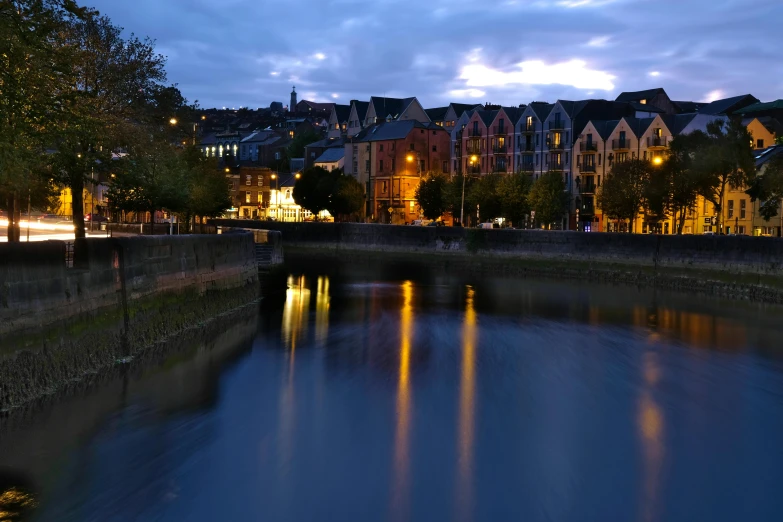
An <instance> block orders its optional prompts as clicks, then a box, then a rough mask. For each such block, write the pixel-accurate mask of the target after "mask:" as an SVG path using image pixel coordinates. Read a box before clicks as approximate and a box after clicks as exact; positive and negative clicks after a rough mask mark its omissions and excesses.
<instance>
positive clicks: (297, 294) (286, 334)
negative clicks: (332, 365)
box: [282, 276, 310, 372]
mask: <svg viewBox="0 0 783 522" xmlns="http://www.w3.org/2000/svg"><path fill="white" fill-rule="evenodd" d="M309 304H310V289H309V288H308V287H307V285H306V281H305V277H304V276H299V277H293V276H290V277H289V278H288V290H286V296H285V305H284V307H283V325H282V332H283V343H284V345H285V346H286V347H287V348H290V349H291V371H292V372H293V361H294V354H295V352H296V344H297V342H298V341H299V339H301V338H303V337H304V336H305V335H306V334H307V314H308V307H309Z"/></svg>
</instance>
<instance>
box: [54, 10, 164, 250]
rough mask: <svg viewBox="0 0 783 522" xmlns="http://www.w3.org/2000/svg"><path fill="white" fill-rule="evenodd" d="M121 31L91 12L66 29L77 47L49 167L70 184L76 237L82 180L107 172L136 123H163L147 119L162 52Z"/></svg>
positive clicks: (81, 219)
mask: <svg viewBox="0 0 783 522" xmlns="http://www.w3.org/2000/svg"><path fill="white" fill-rule="evenodd" d="M121 32H122V29H121V28H119V27H116V26H115V25H113V24H112V23H111V21H110V20H109V19H108V18H106V17H90V18H88V19H85V20H77V21H75V22H74V23H72V24H71V25H70V30H69V32H68V33H67V38H68V43H69V45H70V46H71V47H74V48H78V49H80V50H81V52H80V53H79V55H78V56H79V59H78V60H77V62H76V63H75V65H74V69H73V70H74V73H75V78H74V80H73V83H72V85H71V91H70V92H71V95H70V96H69V97H68V99H67V103H65V104H64V118H63V119H62V121H60V129H59V132H58V135H57V138H58V139H57V140H56V142H55V143H53V145H54V147H55V148H56V151H57V152H55V154H54V156H53V159H54V162H53V163H54V171H53V173H54V175H55V179H56V180H57V181H59V182H61V183H62V184H64V185H65V186H67V187H69V188H70V189H71V193H72V195H73V221H74V224H75V225H76V236H77V237H83V236H84V227H83V223H84V208H83V197H82V194H83V189H84V186H85V183H87V182H89V181H90V180H92V179H94V178H96V177H97V178H99V177H100V176H101V175H108V173H109V169H110V166H111V158H112V151H114V150H116V149H117V148H119V147H127V146H128V145H129V142H130V141H131V140H132V139H133V138H134V137H136V136H138V135H139V133H138V131H137V128H138V126H139V124H143V123H158V125H161V124H162V123H161V122H159V121H158V122H154V121H149V118H150V111H149V107H150V106H151V105H153V101H154V96H155V95H156V93H158V92H159V89H160V86H161V83H162V82H163V81H165V79H166V74H165V72H164V70H163V65H164V63H165V58H164V57H163V56H161V55H158V54H155V51H154V45H153V42H152V41H151V40H149V39H146V40H139V39H138V38H136V37H135V36H133V35H131V36H130V37H129V38H128V39H127V40H125V39H123V38H122V36H121ZM162 125H165V123H163V124H162ZM142 164H143V161H142V160H139V162H138V163H137V165H138V166H139V167H140V168H143V167H142V166H141V165H142ZM142 199H143V198H142Z"/></svg>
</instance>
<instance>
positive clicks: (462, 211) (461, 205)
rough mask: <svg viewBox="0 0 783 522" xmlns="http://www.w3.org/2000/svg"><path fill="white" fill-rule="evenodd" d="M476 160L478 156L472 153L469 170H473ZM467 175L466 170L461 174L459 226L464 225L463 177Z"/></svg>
mask: <svg viewBox="0 0 783 522" xmlns="http://www.w3.org/2000/svg"><path fill="white" fill-rule="evenodd" d="M477 160H478V157H477V156H476V155H475V154H474V155H473V156H471V157H470V170H473V165H474V164H475V163H476V161H477ZM466 176H467V172H466V173H465V174H463V175H462V203H461V204H460V208H459V224H460V226H462V227H464V226H465V222H464V221H463V220H462V219H463V218H464V217H465V177H466Z"/></svg>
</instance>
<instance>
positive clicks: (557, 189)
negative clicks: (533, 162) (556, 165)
mask: <svg viewBox="0 0 783 522" xmlns="http://www.w3.org/2000/svg"><path fill="white" fill-rule="evenodd" d="M528 202H529V204H530V208H531V209H532V210H534V211H535V212H536V219H537V220H538V221H539V222H540V223H545V224H547V225H551V224H552V223H553V222H554V221H556V220H558V219H560V218H561V217H562V216H563V214H564V213H565V212H567V211H568V203H569V196H568V193H567V192H566V186H565V182H564V181H563V176H562V175H561V174H560V173H559V172H546V173H544V174H542V175H541V177H539V178H538V179H537V180H536V181H535V182H534V183H533V186H532V187H531V188H530V193H529V195H528Z"/></svg>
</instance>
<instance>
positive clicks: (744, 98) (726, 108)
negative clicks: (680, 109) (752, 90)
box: [699, 94, 759, 115]
mask: <svg viewBox="0 0 783 522" xmlns="http://www.w3.org/2000/svg"><path fill="white" fill-rule="evenodd" d="M758 102H759V100H758V98H756V97H755V96H753V95H750V94H742V95H740V96H733V97H731V98H724V99H722V100H715V101H714V102H712V103H708V104H707V105H705V106H704V107H701V108H700V109H699V113H701V114H714V115H728V114H733V113H734V112H736V111H738V110H740V109H742V108H743V107H747V106H749V105H753V104H756V103H758Z"/></svg>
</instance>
